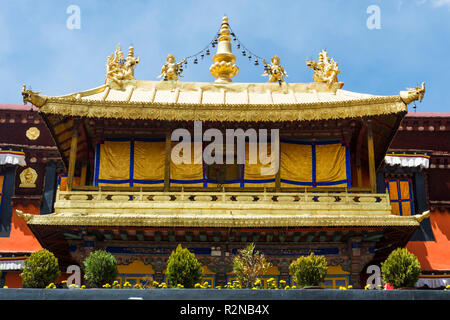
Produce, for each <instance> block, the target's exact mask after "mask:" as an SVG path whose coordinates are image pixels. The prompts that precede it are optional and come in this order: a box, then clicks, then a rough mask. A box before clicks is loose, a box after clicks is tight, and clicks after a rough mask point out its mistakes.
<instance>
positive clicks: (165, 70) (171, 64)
mask: <svg viewBox="0 0 450 320" xmlns="http://www.w3.org/2000/svg"><path fill="white" fill-rule="evenodd" d="M185 61H186V59H183V60H182V61H181V62H179V63H177V62H176V60H175V57H174V56H173V55H172V54H169V55H168V56H167V58H166V64H164V65H163V67H162V69H161V74H160V75H159V76H158V78H163V80H164V81H177V80H178V77H179V76H180V77H182V75H181V73H182V72H183V68H182V65H183V63H184V62H185Z"/></svg>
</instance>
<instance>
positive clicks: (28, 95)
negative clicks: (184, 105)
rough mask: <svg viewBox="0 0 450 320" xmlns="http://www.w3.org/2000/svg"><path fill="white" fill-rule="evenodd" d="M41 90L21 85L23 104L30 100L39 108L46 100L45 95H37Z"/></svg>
mask: <svg viewBox="0 0 450 320" xmlns="http://www.w3.org/2000/svg"><path fill="white" fill-rule="evenodd" d="M40 93H41V91H39V92H35V91H32V90H31V89H27V86H26V85H23V87H22V98H23V104H27V102H31V104H33V105H34V106H36V107H38V108H40V107H42V106H43V105H44V104H45V102H46V101H47V96H44V95H42V96H41V95H39V94H40Z"/></svg>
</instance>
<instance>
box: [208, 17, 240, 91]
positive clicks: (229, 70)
mask: <svg viewBox="0 0 450 320" xmlns="http://www.w3.org/2000/svg"><path fill="white" fill-rule="evenodd" d="M213 61H214V63H213V64H212V65H211V67H210V68H209V72H210V73H211V75H212V76H213V77H215V78H216V80H215V82H219V83H228V82H231V78H233V77H235V76H236V75H237V74H238V73H239V68H238V67H237V66H236V64H235V62H236V57H235V55H234V54H233V52H232V50H231V37H230V27H229V25H228V17H223V18H222V26H221V28H220V35H219V43H218V45H217V53H216V54H215V55H214V56H213Z"/></svg>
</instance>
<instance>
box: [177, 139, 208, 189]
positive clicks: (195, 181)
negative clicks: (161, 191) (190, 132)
mask: <svg viewBox="0 0 450 320" xmlns="http://www.w3.org/2000/svg"><path fill="white" fill-rule="evenodd" d="M177 144H178V142H174V143H172V148H173V147H174V146H175V145H177ZM179 155H180V157H182V156H183V150H181V151H180V154H179ZM194 157H195V154H194V143H191V163H180V164H175V163H174V162H173V161H172V157H170V158H171V163H170V185H171V186H178V187H179V186H185V187H203V164H202V163H200V164H196V163H194V162H195V161H194V160H195V158H194ZM201 161H202V160H201V159H197V162H201Z"/></svg>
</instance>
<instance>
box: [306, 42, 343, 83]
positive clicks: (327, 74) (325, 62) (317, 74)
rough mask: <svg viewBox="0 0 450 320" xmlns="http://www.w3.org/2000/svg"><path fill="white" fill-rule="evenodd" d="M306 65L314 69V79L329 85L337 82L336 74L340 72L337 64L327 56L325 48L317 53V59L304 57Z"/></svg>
mask: <svg viewBox="0 0 450 320" xmlns="http://www.w3.org/2000/svg"><path fill="white" fill-rule="evenodd" d="M306 65H307V66H308V67H310V68H311V69H313V70H314V74H313V79H314V81H316V82H326V83H328V84H329V85H331V84H332V83H335V82H338V78H337V75H338V74H339V73H340V71H339V68H338V64H337V62H336V61H334V60H333V59H331V58H329V57H328V53H327V52H326V51H325V50H322V52H320V53H319V60H318V61H312V60H308V59H306Z"/></svg>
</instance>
